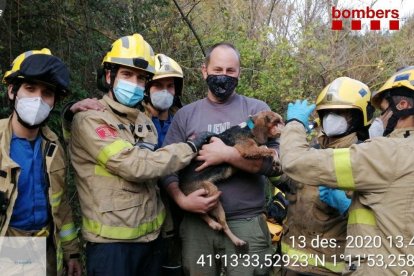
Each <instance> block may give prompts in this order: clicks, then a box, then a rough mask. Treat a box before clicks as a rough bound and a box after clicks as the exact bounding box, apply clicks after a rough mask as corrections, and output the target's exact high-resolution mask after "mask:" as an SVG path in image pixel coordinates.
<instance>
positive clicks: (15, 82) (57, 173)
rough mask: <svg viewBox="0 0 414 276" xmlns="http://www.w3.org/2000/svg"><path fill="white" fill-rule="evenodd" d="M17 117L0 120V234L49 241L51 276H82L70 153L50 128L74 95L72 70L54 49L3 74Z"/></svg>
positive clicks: (26, 57)
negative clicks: (59, 107)
mask: <svg viewBox="0 0 414 276" xmlns="http://www.w3.org/2000/svg"><path fill="white" fill-rule="evenodd" d="M3 82H4V83H5V84H7V85H8V87H7V92H8V98H9V101H10V106H11V108H12V109H13V113H12V114H11V116H10V117H9V118H7V119H3V120H1V121H0V137H1V138H0V144H1V153H0V172H1V173H0V179H1V182H0V187H1V188H0V190H1V192H0V201H1V203H0V205H1V207H2V208H1V214H0V231H1V232H0V235H1V236H12V237H16V236H26V237H32V236H38V237H46V240H47V275H56V274H58V275H62V274H63V268H64V263H63V261H64V260H65V262H66V266H67V274H68V275H81V266H80V264H79V261H78V258H79V246H78V238H77V230H76V228H75V225H74V223H73V220H72V212H71V209H70V206H69V202H68V200H67V195H66V193H67V187H66V182H65V172H66V163H65V152H64V150H63V148H62V146H61V144H60V143H59V141H58V137H57V136H56V134H54V133H53V132H52V131H51V130H50V129H49V128H48V127H47V126H46V121H47V119H48V118H49V115H50V112H51V110H52V109H53V107H54V106H55V104H56V103H57V102H58V101H59V99H60V98H61V97H63V96H65V95H67V94H68V93H69V90H68V86H69V71H68V69H67V67H66V65H65V64H64V63H63V62H62V61H61V60H60V59H59V58H57V57H55V56H53V55H52V54H51V52H50V50H49V49H47V48H44V49H42V50H32V51H28V52H25V53H23V54H21V55H19V56H18V57H17V58H16V59H15V60H14V61H13V64H12V68H11V69H10V70H9V71H7V72H6V73H5V75H4V78H3Z"/></svg>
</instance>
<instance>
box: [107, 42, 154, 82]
mask: <svg viewBox="0 0 414 276" xmlns="http://www.w3.org/2000/svg"><path fill="white" fill-rule="evenodd" d="M154 63H155V61H154V51H153V50H152V47H151V46H150V45H149V44H148V42H146V41H145V40H144V38H143V37H142V36H141V35H140V34H133V35H129V36H124V37H121V38H119V39H117V40H115V42H114V43H112V47H111V50H110V51H109V52H108V53H106V55H105V57H104V59H103V61H102V64H103V65H104V67H105V68H106V69H111V64H115V65H122V66H127V67H131V68H136V69H141V70H144V71H146V72H148V73H150V74H151V75H153V74H154Z"/></svg>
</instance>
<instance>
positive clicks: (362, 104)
mask: <svg viewBox="0 0 414 276" xmlns="http://www.w3.org/2000/svg"><path fill="white" fill-rule="evenodd" d="M370 98H371V91H370V90H369V88H368V86H367V85H365V84H364V83H362V82H360V81H358V80H354V79H351V78H348V77H340V78H337V79H335V80H334V81H333V82H331V83H330V84H328V85H327V86H326V87H325V88H324V89H323V90H322V92H321V93H320V94H319V95H318V98H317V99H316V111H317V112H318V114H319V117H322V116H321V114H320V111H322V110H328V109H357V110H359V111H360V112H361V113H362V117H363V119H364V126H367V125H369V124H370V123H371V121H372V115H373V113H374V108H373V107H372V105H371V103H370Z"/></svg>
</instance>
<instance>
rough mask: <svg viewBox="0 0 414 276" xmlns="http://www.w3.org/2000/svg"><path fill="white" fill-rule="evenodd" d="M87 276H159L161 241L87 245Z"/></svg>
mask: <svg viewBox="0 0 414 276" xmlns="http://www.w3.org/2000/svg"><path fill="white" fill-rule="evenodd" d="M86 267H87V273H88V276H95V275H99V276H101V275H102V276H104V275H108V276H113V275H117V276H132V275H145V276H159V275H160V273H161V240H160V238H158V239H156V240H155V241H152V242H148V243H89V242H88V243H87V245H86Z"/></svg>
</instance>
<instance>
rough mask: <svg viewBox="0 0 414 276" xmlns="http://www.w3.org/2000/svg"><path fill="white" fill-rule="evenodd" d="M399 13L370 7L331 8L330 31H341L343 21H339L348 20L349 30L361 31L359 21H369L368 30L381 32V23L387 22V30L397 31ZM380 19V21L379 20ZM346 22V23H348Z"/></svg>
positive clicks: (398, 27)
mask: <svg viewBox="0 0 414 276" xmlns="http://www.w3.org/2000/svg"><path fill="white" fill-rule="evenodd" d="M399 17H400V15H399V11H398V10H397V9H376V10H375V9H372V8H370V7H366V8H364V9H363V8H359V9H339V8H336V7H335V6H334V7H332V30H337V31H338V30H342V29H343V21H342V20H341V19H348V20H350V21H351V30H354V31H358V30H361V19H369V21H370V25H369V26H370V30H371V31H379V30H381V23H384V22H385V21H384V20H383V19H385V20H386V19H389V20H388V28H389V30H399V29H400V20H399ZM381 19H382V20H381ZM348 20H347V21H348Z"/></svg>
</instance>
